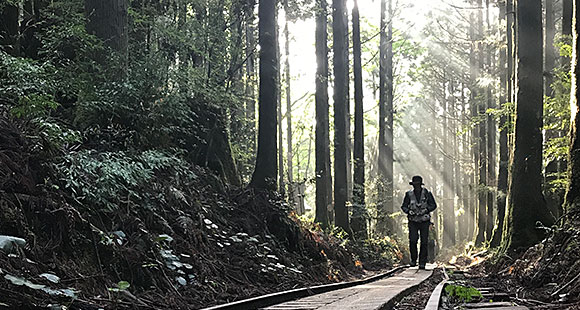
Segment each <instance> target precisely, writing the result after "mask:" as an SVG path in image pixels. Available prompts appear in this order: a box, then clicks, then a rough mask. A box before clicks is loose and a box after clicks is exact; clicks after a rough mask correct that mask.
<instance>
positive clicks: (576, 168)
mask: <svg viewBox="0 0 580 310" xmlns="http://www.w3.org/2000/svg"><path fill="white" fill-rule="evenodd" d="M573 8H574V10H573V12H574V18H573V21H574V26H573V30H572V31H573V34H574V35H573V39H572V64H571V68H572V73H571V75H572V81H571V83H572V84H571V86H572V87H571V89H572V90H571V93H570V112H571V116H572V118H571V124H570V151H569V152H570V153H569V157H568V162H569V165H568V175H569V180H568V188H567V190H566V198H565V199H566V200H565V203H564V205H565V208H566V211H567V212H570V214H571V216H569V217H568V218H569V219H568V222H570V219H574V220H575V221H576V222H577V221H578V214H580V136H579V135H578V127H579V126H580V109H579V104H578V99H579V98H580V85H578V84H579V83H578V74H580V62H579V61H578V57H579V56H580V54H579V53H580V42H579V40H578V39H579V38H578V34H579V31H580V15H579V14H580V3H578V0H574V6H573Z"/></svg>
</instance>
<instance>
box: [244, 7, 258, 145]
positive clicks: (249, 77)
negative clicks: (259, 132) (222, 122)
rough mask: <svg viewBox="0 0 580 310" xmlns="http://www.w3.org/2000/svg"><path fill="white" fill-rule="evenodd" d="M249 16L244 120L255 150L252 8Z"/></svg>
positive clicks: (254, 71) (254, 77)
mask: <svg viewBox="0 0 580 310" xmlns="http://www.w3.org/2000/svg"><path fill="white" fill-rule="evenodd" d="M248 11H249V12H250V16H249V17H248V20H247V21H246V58H247V61H246V120H247V122H248V134H249V136H250V138H249V143H250V145H249V147H248V149H250V150H252V151H254V152H255V150H256V99H255V96H256V94H255V89H256V69H255V67H256V66H255V59H256V56H255V55H254V52H255V51H256V42H255V41H256V39H255V37H254V30H255V29H254V18H253V15H254V13H253V9H250V10H248Z"/></svg>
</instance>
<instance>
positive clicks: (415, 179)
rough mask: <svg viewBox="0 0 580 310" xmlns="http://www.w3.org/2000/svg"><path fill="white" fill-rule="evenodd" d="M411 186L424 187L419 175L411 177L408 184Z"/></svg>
mask: <svg viewBox="0 0 580 310" xmlns="http://www.w3.org/2000/svg"><path fill="white" fill-rule="evenodd" d="M413 184H421V185H425V184H424V183H423V178H422V177H421V176H420V175H416V176H413V178H412V179H411V182H409V185H413Z"/></svg>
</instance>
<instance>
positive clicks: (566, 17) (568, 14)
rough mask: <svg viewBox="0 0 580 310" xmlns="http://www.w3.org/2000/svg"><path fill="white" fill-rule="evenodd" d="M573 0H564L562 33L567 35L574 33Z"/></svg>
mask: <svg viewBox="0 0 580 310" xmlns="http://www.w3.org/2000/svg"><path fill="white" fill-rule="evenodd" d="M573 9H574V8H573V6H572V0H562V34H563V35H565V36H571V35H572V22H573V20H572V13H573Z"/></svg>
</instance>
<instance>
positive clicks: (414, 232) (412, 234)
mask: <svg viewBox="0 0 580 310" xmlns="http://www.w3.org/2000/svg"><path fill="white" fill-rule="evenodd" d="M418 240H419V223H415V222H411V221H409V250H411V266H415V265H417V241H418Z"/></svg>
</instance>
